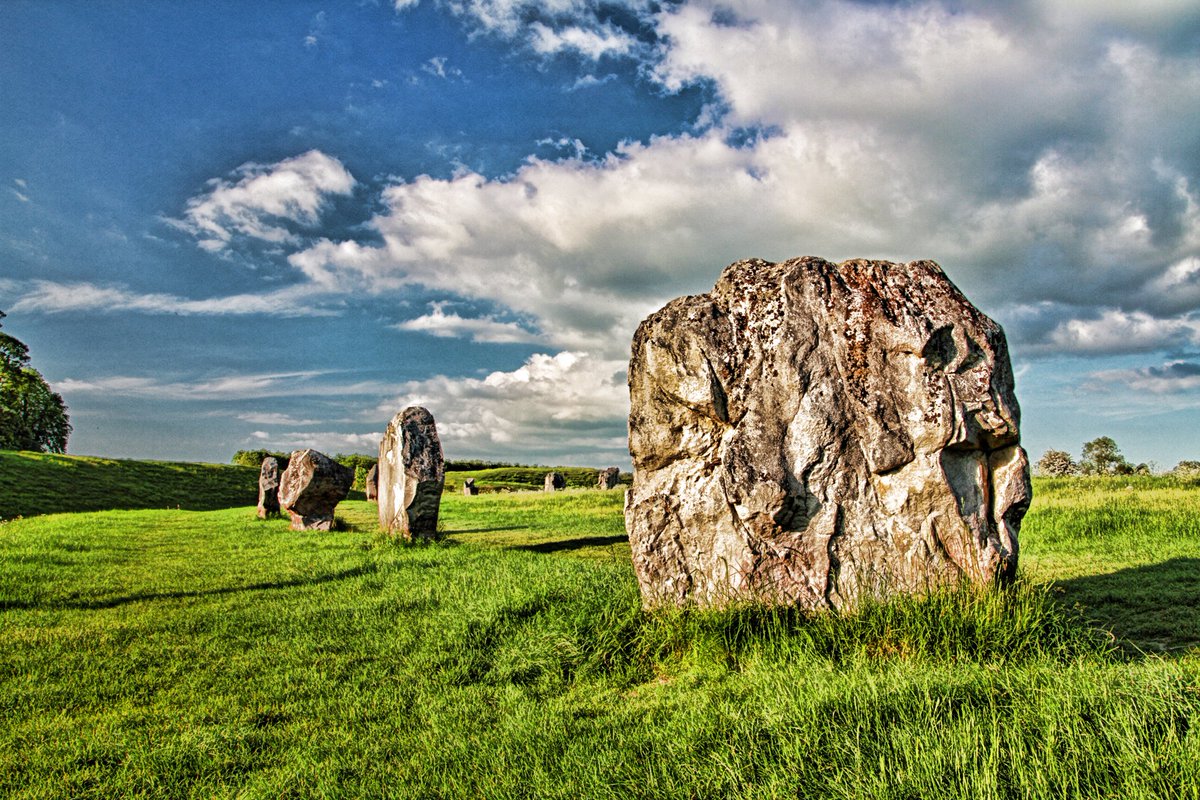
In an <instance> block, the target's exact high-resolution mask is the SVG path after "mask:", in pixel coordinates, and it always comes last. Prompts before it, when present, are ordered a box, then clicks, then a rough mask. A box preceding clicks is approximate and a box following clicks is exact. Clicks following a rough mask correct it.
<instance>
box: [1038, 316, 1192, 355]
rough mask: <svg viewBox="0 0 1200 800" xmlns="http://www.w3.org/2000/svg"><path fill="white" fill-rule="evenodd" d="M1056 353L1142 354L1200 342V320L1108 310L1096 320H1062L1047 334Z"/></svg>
mask: <svg viewBox="0 0 1200 800" xmlns="http://www.w3.org/2000/svg"><path fill="white" fill-rule="evenodd" d="M1047 343H1048V344H1049V345H1050V348H1051V349H1052V350H1053V351H1055V352H1060V353H1076V354H1115V353H1139V352H1151V351H1155V350H1164V349H1168V348H1172V347H1180V346H1187V345H1198V344H1200V320H1197V319H1193V318H1191V317H1182V318H1174V319H1159V318H1157V317H1153V316H1151V315H1149V314H1147V313H1145V312H1142V311H1134V312H1126V311H1121V310H1119V309H1107V310H1105V311H1104V312H1103V313H1102V314H1101V315H1100V316H1099V317H1097V318H1095V319H1071V320H1067V321H1065V322H1062V323H1060V324H1059V325H1058V326H1057V327H1056V328H1054V330H1052V331H1051V332H1050V334H1049V336H1048V337H1047Z"/></svg>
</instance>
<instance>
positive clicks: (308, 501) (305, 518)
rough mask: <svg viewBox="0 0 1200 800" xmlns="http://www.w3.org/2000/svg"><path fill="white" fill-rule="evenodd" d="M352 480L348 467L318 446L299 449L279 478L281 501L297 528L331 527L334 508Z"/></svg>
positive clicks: (304, 529) (351, 471)
mask: <svg viewBox="0 0 1200 800" xmlns="http://www.w3.org/2000/svg"><path fill="white" fill-rule="evenodd" d="M353 483H354V470H352V469H350V468H349V467H343V466H342V465H341V464H339V463H337V462H336V461H334V460H333V459H332V458H330V457H329V456H327V455H325V454H324V453H319V452H317V451H316V450H297V451H296V452H294V453H292V456H291V459H290V460H289V462H288V466H287V469H285V470H284V471H283V475H282V476H280V478H279V505H280V507H281V508H282V509H283V510H284V511H286V512H287V513H288V515H289V516H290V517H291V518H292V530H294V531H310V530H316V531H328V530H332V529H333V510H334V508H336V507H337V504H338V503H340V502H342V501H343V500H345V499H346V495H347V494H349V493H350V486H351V485H352V484H353Z"/></svg>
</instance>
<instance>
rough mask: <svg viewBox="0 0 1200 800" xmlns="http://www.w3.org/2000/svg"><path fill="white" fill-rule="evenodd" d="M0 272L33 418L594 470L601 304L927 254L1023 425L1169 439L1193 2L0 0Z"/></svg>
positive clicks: (613, 362) (1178, 393) (1187, 177)
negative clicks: (993, 361) (413, 416)
mask: <svg viewBox="0 0 1200 800" xmlns="http://www.w3.org/2000/svg"><path fill="white" fill-rule="evenodd" d="M0 114H2V115H3V116H2V117H0V121H2V124H0V309H2V310H3V311H5V312H6V313H7V314H8V317H7V318H6V319H5V320H4V323H3V325H4V329H5V331H6V332H8V333H10V334H11V335H13V336H16V337H17V338H19V339H21V340H22V341H24V342H25V343H26V344H27V345H29V347H30V350H31V357H32V362H33V365H34V366H35V367H37V368H38V369H39V370H41V372H42V373H43V375H44V376H45V377H46V379H47V381H48V382H49V383H50V384H51V386H52V387H53V388H54V389H55V390H56V391H58V392H60V393H61V394H62V395H63V398H64V399H65V401H66V402H67V405H68V406H69V410H70V414H71V421H72V424H73V425H74V433H73V434H72V436H71V439H70V442H69V447H68V450H69V452H73V453H79V454H91V455H105V456H112V457H132V458H156V459H180V460H197V461H214V462H225V461H228V460H229V459H230V457H231V456H232V455H233V453H234V452H235V451H237V450H240V449H257V448H267V449H272V450H291V449H294V448H301V447H316V448H318V449H321V450H323V451H325V452H328V453H351V452H360V453H372V452H375V450H376V448H377V446H378V441H379V438H380V435H381V433H382V431H383V429H384V427H385V426H386V424H387V422H388V420H390V419H391V417H392V416H393V415H394V414H395V413H396V412H397V411H399V410H401V409H402V408H404V407H405V406H408V405H412V404H419V405H424V406H426V407H427V408H429V409H430V411H432V413H433V415H434V416H435V418H436V419H437V424H438V430H439V434H440V436H441V439H442V444H443V448H444V450H445V453H446V457H447V458H452V459H453V458H488V459H495V460H501V461H511V462H522V463H541V464H564V465H567V464H577V465H590V466H605V465H609V464H616V465H621V466H627V465H628V464H629V455H628V452H627V450H626V438H625V432H626V418H627V414H628V391H627V388H626V383H625V381H626V374H625V370H626V367H627V364H628V358H629V344H630V340H631V338H632V334H633V332H634V330H635V329H636V327H637V324H638V322H639V321H640V320H641V319H643V318H644V317H645V316H646V315H648V314H649V313H651V312H652V311H654V310H655V309H657V308H659V307H661V306H662V305H663V304H664V303H666V302H667V301H669V300H670V299H671V298H673V297H676V296H679V295H682V294H699V293H702V292H705V291H708V290H709V289H711V288H712V286H713V284H714V282H715V281H716V279H717V277H718V275H719V274H720V272H721V270H722V269H723V268H724V267H725V266H726V265H728V264H729V263H732V262H733V261H736V260H739V259H743V258H750V257H760V258H766V259H769V260H782V259H786V258H791V257H795V256H802V255H816V256H821V257H824V258H827V259H830V260H834V261H838V260H843V259H847V258H860V257H861V258H881V259H887V260H891V261H898V262H904V261H909V260H913V259H922V258H928V259H932V260H935V261H937V262H938V263H939V264H941V265H942V267H943V268H944V270H945V271H946V273H947V274H948V275H949V276H950V278H951V279H952V280H953V281H954V282H955V283H956V284H957V285H958V286H959V287H960V288H961V289H962V290H963V291H964V293H965V294H966V295H967V297H969V298H970V299H971V300H972V302H974V303H975V304H976V305H977V306H979V308H981V309H982V310H983V311H984V312H985V313H987V314H988V315H989V316H991V317H992V318H994V319H995V320H997V321H998V322H1000V323H1001V324H1002V325H1003V326H1004V328H1005V331H1006V332H1007V335H1008V338H1009V344H1010V348H1011V351H1012V357H1013V366H1014V369H1015V374H1016V376H1017V387H1016V388H1017V397H1018V398H1019V400H1020V403H1021V407H1022V412H1023V417H1022V436H1023V441H1024V444H1025V446H1026V448H1027V449H1028V450H1029V451H1030V453H1031V455H1032V457H1033V458H1035V459H1036V458H1037V457H1038V456H1039V455H1040V454H1041V453H1042V452H1044V451H1045V450H1046V449H1050V448H1055V449H1061V450H1066V451H1068V452H1071V453H1073V454H1075V455H1076V456H1078V454H1079V451H1080V448H1081V446H1082V444H1083V442H1085V441H1088V440H1091V439H1094V438H1096V437H1098V436H1112V437H1113V438H1114V439H1115V440H1116V441H1117V443H1118V445H1120V446H1121V449H1122V451H1123V452H1124V454H1125V455H1126V456H1127V457H1128V458H1129V459H1130V460H1131V461H1134V462H1151V463H1153V464H1154V465H1156V466H1158V467H1159V468H1161V469H1168V468H1170V467H1171V466H1173V465H1174V464H1175V463H1176V462H1178V461H1180V460H1183V459H1200V425H1197V422H1198V421H1200V414H1198V409H1200V125H1197V124H1196V123H1197V119H1198V118H1200V3H1196V2H1194V0H1144V2H1139V3H1136V4H1135V3H1126V2H1119V1H1118V0H1111V1H1110V2H1105V1H1104V0H1097V1H1096V2H1087V3H1083V2H1068V1H1067V0H1010V1H1005V0H1001V1H1000V2H987V3H984V2H970V1H968V0H961V1H960V2H896V3H889V2H866V1H865V0H864V1H860V2H846V1H844V0H824V1H818V2H807V1H805V0H796V1H789V0H729V1H728V2H713V1H711V0H680V1H679V2H661V1H660V0H605V1H603V2H600V1H598V0H543V2H530V1H529V0H395V1H394V2H386V0H378V2H371V1H370V0H347V1H346V2H340V3H339V2H332V1H326V2H306V1H305V0H295V1H294V2H286V3H284V2H251V1H249V0H208V2H204V3H163V2H148V1H147V2H129V0H86V2H69V1H68V0H33V1H32V2H23V1H22V0H5V2H3V3H0Z"/></svg>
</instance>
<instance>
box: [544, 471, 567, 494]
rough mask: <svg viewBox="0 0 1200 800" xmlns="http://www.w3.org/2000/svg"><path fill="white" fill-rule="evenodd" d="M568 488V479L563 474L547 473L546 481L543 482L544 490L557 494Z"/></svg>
mask: <svg viewBox="0 0 1200 800" xmlns="http://www.w3.org/2000/svg"><path fill="white" fill-rule="evenodd" d="M565 488H567V479H566V478H565V477H564V476H563V474H562V473H561V472H547V473H546V480H545V481H544V482H543V485H542V489H543V491H547V492H557V491H558V490H559V489H565Z"/></svg>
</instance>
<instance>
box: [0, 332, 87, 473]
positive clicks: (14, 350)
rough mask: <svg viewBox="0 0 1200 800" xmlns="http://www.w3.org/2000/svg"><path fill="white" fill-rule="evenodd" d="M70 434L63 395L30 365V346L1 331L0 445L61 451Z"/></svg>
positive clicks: (2, 447) (65, 447) (23, 448)
mask: <svg viewBox="0 0 1200 800" xmlns="http://www.w3.org/2000/svg"><path fill="white" fill-rule="evenodd" d="M4 316H5V314H4V312H3V311H0V319H3V318H4ZM70 435H71V422H70V417H68V416H67V406H66V403H64V402H63V399H62V396H61V395H59V394H58V393H57V392H52V391H50V387H49V386H48V385H47V384H46V381H45V379H44V378H42V374H41V373H40V372H38V371H37V370H36V369H34V368H33V367H31V366H29V348H28V347H26V346H25V344H24V343H23V342H22V341H21V340H19V339H17V338H15V337H13V336H9V335H8V334H7V333H2V332H0V449H3V450H39V451H45V452H49V453H63V452H66V449H67V437H68V436H70Z"/></svg>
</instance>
